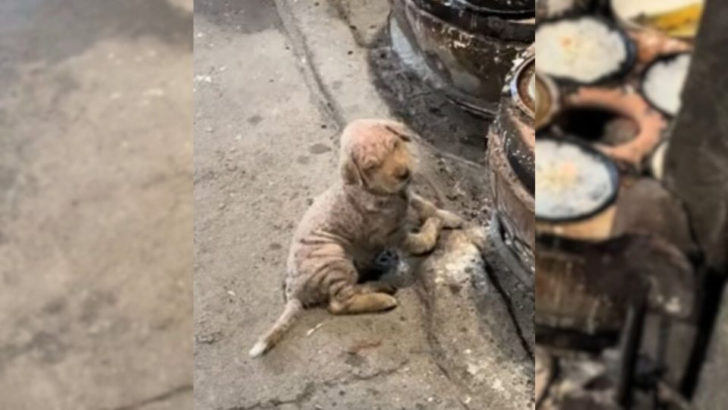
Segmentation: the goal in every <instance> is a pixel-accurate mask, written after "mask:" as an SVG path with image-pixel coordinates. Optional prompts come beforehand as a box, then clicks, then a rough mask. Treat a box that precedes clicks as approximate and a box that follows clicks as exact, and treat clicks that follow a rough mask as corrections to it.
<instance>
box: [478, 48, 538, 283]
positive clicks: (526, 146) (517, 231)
mask: <svg viewBox="0 0 728 410" xmlns="http://www.w3.org/2000/svg"><path fill="white" fill-rule="evenodd" d="M518 61H519V62H520V63H519V64H517V65H516V67H515V69H514V70H512V71H511V72H510V73H509V75H508V76H507V77H506V82H507V86H506V87H505V89H504V93H503V96H502V99H501V104H500V109H499V111H498V116H497V117H496V119H495V121H494V122H493V124H492V125H491V126H490V129H489V131H488V153H487V161H488V163H489V172H490V186H491V192H492V196H493V204H494V207H495V212H494V218H496V219H497V221H496V223H497V224H498V225H499V226H500V227H501V230H502V233H503V236H504V238H505V239H504V241H505V242H506V243H507V244H508V248H509V250H510V251H511V252H512V253H513V254H514V255H515V256H516V258H517V259H518V261H519V263H520V264H521V267H522V268H523V270H524V271H525V272H526V273H527V274H528V275H531V278H532V275H533V269H534V259H533V247H534V209H535V208H534V197H533V192H534V185H535V182H534V181H535V179H534V144H535V140H536V136H535V131H534V128H533V122H534V115H535V101H534V99H533V97H532V95H531V93H529V84H531V81H532V80H533V77H534V74H535V69H534V47H530V48H529V49H527V50H526V51H525V52H524V53H523V54H522V55H521V56H520V58H519V59H518ZM525 282H526V283H527V284H529V283H528V282H532V279H530V280H526V281H525Z"/></svg>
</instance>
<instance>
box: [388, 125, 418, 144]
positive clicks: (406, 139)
mask: <svg viewBox="0 0 728 410" xmlns="http://www.w3.org/2000/svg"><path fill="white" fill-rule="evenodd" d="M386 128H387V130H388V131H389V132H391V133H392V134H394V135H396V136H398V137H399V139H401V140H402V141H404V142H410V141H411V140H412V138H410V136H409V135H407V134H405V133H402V132H399V131H397V130H396V129H394V128H392V127H389V126H387V127H386Z"/></svg>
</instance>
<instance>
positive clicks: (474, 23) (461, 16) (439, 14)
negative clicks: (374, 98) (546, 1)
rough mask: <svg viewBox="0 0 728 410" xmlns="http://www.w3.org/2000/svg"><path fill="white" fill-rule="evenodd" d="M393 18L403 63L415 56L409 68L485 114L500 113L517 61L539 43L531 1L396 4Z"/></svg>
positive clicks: (404, 0)
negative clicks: (503, 92)
mask: <svg viewBox="0 0 728 410" xmlns="http://www.w3.org/2000/svg"><path fill="white" fill-rule="evenodd" d="M392 16H393V19H392V24H390V35H391V36H392V45H393V48H394V49H395V51H396V52H397V53H398V54H399V55H400V57H402V56H403V55H409V54H415V56H416V60H417V62H410V63H409V65H411V66H414V67H410V68H413V70H414V71H415V72H417V73H418V75H420V76H421V77H422V78H423V79H424V80H426V81H427V82H428V83H429V84H430V85H431V86H433V87H434V88H437V89H439V90H441V91H443V92H444V93H445V94H446V95H447V96H448V97H449V98H451V99H453V100H454V101H455V102H457V103H458V104H460V105H462V106H464V107H465V108H467V109H469V110H471V111H473V112H475V113H480V114H488V115H494V114H495V113H496V111H497V109H498V101H499V98H500V93H501V89H502V87H503V84H504V78H505V77H506V75H507V74H508V71H509V70H510V69H511V68H512V66H513V60H514V59H515V58H516V56H517V55H518V54H519V53H520V52H522V51H523V50H524V49H526V48H527V47H528V46H529V45H530V44H531V43H532V42H533V39H534V30H535V19H534V18H533V17H534V4H533V2H532V1H521V0H514V1H505V0H503V1H501V0H491V1H487V0H479V1H478V0H459V1H449V2H441V1H436V0H392ZM403 60H405V59H404V58H403ZM405 63H407V62H405Z"/></svg>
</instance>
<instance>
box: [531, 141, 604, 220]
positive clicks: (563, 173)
mask: <svg viewBox="0 0 728 410" xmlns="http://www.w3.org/2000/svg"><path fill="white" fill-rule="evenodd" d="M535 165H536V170H535V171H536V217H537V218H544V219H570V218H574V217H577V216H582V215H587V214H590V213H592V212H595V211H596V210H598V209H600V208H601V207H602V206H605V205H606V203H607V202H608V201H609V200H610V199H611V198H612V197H613V195H614V192H615V190H616V189H617V187H616V181H615V180H614V178H613V176H612V173H611V170H610V168H609V166H608V165H607V164H606V163H605V162H604V161H603V160H602V159H601V157H598V156H596V155H595V154H593V153H591V152H589V151H586V150H585V149H583V148H581V147H580V146H579V145H577V144H574V143H570V142H566V141H556V140H552V139H537V140H536V164H535Z"/></svg>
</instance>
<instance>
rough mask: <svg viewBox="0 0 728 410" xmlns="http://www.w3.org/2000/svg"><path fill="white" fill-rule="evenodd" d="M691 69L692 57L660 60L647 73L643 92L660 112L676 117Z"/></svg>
mask: <svg viewBox="0 0 728 410" xmlns="http://www.w3.org/2000/svg"><path fill="white" fill-rule="evenodd" d="M689 68H690V55H689V54H680V55H678V56H677V57H675V58H670V59H666V60H658V61H657V62H655V63H654V64H652V65H650V67H649V68H648V69H647V72H646V73H645V77H644V83H643V84H642V92H643V93H644V95H645V98H647V99H648V100H649V101H650V102H651V103H652V104H653V105H655V106H656V107H657V108H659V109H660V110H662V111H664V112H666V113H668V114H670V115H676V114H677V113H678V112H679V111H680V106H681V94H682V89H683V85H685V79H686V77H687V75H688V69H689Z"/></svg>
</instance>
